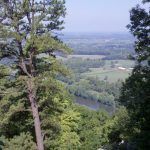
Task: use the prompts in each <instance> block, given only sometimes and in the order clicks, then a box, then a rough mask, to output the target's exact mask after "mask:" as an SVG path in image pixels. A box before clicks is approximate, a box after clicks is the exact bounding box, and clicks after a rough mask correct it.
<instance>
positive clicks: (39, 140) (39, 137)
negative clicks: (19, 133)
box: [27, 79, 44, 150]
mask: <svg viewBox="0 0 150 150" xmlns="http://www.w3.org/2000/svg"><path fill="white" fill-rule="evenodd" d="M27 85H28V98H29V100H30V103H31V109H32V115H33V120H34V127H35V134H36V142H37V150H44V144H43V136H42V130H41V121H40V117H39V111H38V104H37V100H36V91H35V89H34V82H33V81H32V79H30V80H29V81H28V82H27Z"/></svg>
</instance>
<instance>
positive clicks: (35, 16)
mask: <svg viewBox="0 0 150 150" xmlns="http://www.w3.org/2000/svg"><path fill="white" fill-rule="evenodd" d="M0 10H1V12H0V56H1V59H4V58H5V57H7V58H13V59H14V60H15V61H14V63H13V65H11V67H12V69H15V71H16V73H15V76H14V77H13V79H10V78H9V79H8V80H7V81H6V82H5V83H4V84H5V87H6V88H5V89H2V90H1V99H2V100H6V101H5V104H4V103H3V105H2V106H3V107H1V108H3V109H2V110H1V111H2V112H4V111H6V110H9V111H11V113H7V115H8V116H7V117H6V116H5V117H6V118H3V125H5V124H7V126H3V127H4V128H7V130H4V131H7V132H8V133H7V135H9V137H11V136H13V134H16V133H17V132H19V131H18V130H19V129H17V127H18V126H19V125H21V124H20V123H21V122H22V121H23V120H24V121H27V120H28V119H27V116H28V115H30V114H29V113H28V112H30V110H31V112H32V117H33V123H34V129H35V135H36V143H37V149H38V150H44V144H43V138H44V135H42V130H41V125H42V123H41V119H42V117H43V116H42V114H40V112H41V111H42V109H43V107H46V106H50V105H52V104H51V103H52V101H50V99H51V98H52V96H50V93H51V92H55V91H56V90H59V88H58V89H55V86H54V85H53V84H57V82H55V81H54V80H53V78H55V75H56V74H57V73H58V72H60V73H62V74H65V72H64V70H63V69H62V67H61V65H60V64H59V63H58V62H57V61H56V59H55V56H54V51H56V50H60V51H63V52H68V51H69V49H68V48H67V47H66V46H65V45H64V44H63V43H61V42H60V41H59V40H58V39H57V37H56V34H55V33H56V31H57V30H61V29H63V26H62V25H63V23H64V21H63V20H62V18H63V17H65V14H66V9H65V1H64V0H42V1H39V0H38V1H37V0H1V1H0ZM40 54H47V55H49V57H42V56H41V55H40ZM11 71H12V70H11ZM48 90H51V92H49V91H48ZM18 99H19V100H20V101H19V102H18V101H17V100H18ZM59 99H60V97H59V98H55V101H61V100H59ZM8 100H9V101H8ZM48 100H49V101H50V102H48ZM29 104H30V108H31V109H30V108H29V107H28V105H29ZM16 108H17V111H16ZM24 108H25V109H24ZM56 109H57V108H56ZM9 111H8V112H9ZM44 111H46V109H45V110H44ZM60 111H61V110H60ZM12 112H13V113H12ZM16 113H18V115H17V117H18V119H20V117H21V120H22V121H19V122H17V123H16V124H15V125H14V124H12V128H11V129H12V131H11V129H10V128H9V125H11V124H8V122H9V121H10V120H11V119H16V118H14V117H16V116H15V115H14V116H13V115H12V114H16ZM47 113H49V112H47ZM2 114H3V113H2ZM1 117H3V116H1ZM40 117H41V119H40ZM7 119H8V120H7ZM16 120H17V119H16ZM4 122H5V123H4ZM30 123H31V121H30ZM25 124H26V123H25ZM28 126H30V125H29V123H27V127H26V129H27V128H28ZM45 126H46V125H45ZM21 128H25V127H24V126H21ZM43 128H44V125H43ZM20 130H23V129H20ZM13 132H15V133H13ZM11 134H12V135H11Z"/></svg>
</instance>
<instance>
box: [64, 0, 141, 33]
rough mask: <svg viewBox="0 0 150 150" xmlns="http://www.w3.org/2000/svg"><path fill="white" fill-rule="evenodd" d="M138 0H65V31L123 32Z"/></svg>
mask: <svg viewBox="0 0 150 150" xmlns="http://www.w3.org/2000/svg"><path fill="white" fill-rule="evenodd" d="M139 1H140V0H66V7H67V16H66V19H65V22H66V24H65V28H66V29H65V31H66V32H125V31H128V30H127V29H126V25H127V24H128V23H129V10H130V9H131V8H132V7H133V6H135V5H136V4H137V3H138V2H139Z"/></svg>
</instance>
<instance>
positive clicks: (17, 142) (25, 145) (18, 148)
mask: <svg viewBox="0 0 150 150" xmlns="http://www.w3.org/2000/svg"><path fill="white" fill-rule="evenodd" d="M4 144H5V146H4V147H3V150H10V149H11V150H36V149H37V148H36V144H35V143H34V142H33V137H32V136H31V135H30V134H29V133H26V134H25V133H21V134H20V135H19V136H14V137H13V139H10V140H4Z"/></svg>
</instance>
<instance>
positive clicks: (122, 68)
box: [118, 67, 126, 70]
mask: <svg viewBox="0 0 150 150" xmlns="http://www.w3.org/2000/svg"><path fill="white" fill-rule="evenodd" d="M118 69H120V70H126V68H124V67H118Z"/></svg>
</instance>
